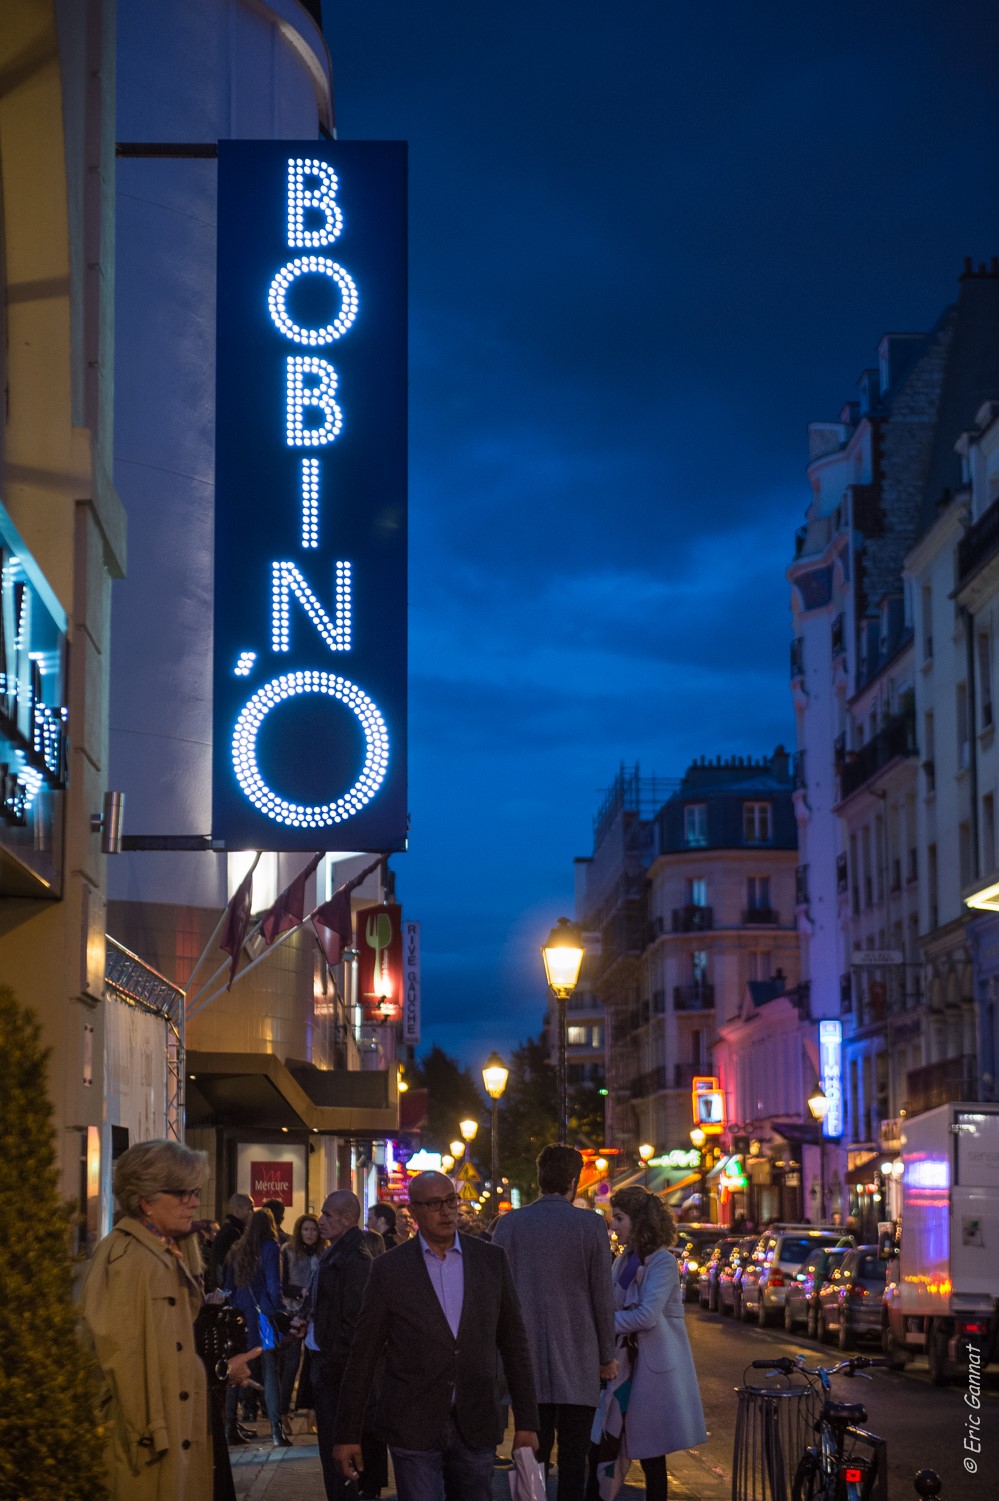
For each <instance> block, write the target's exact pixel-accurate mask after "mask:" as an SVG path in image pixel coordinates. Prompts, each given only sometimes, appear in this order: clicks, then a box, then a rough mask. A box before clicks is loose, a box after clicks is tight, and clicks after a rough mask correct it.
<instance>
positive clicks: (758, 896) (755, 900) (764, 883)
mask: <svg viewBox="0 0 999 1501" xmlns="http://www.w3.org/2000/svg"><path fill="white" fill-rule="evenodd" d="M746 906H747V907H748V908H749V910H750V912H769V910H770V877H769V876H750V877H749V879H748V880H747V882H746Z"/></svg>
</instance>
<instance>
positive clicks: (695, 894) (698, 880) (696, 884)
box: [687, 876, 708, 907]
mask: <svg viewBox="0 0 999 1501" xmlns="http://www.w3.org/2000/svg"><path fill="white" fill-rule="evenodd" d="M687 905H688V907H706V906H707V905H708V883H707V881H706V880H705V879H704V878H703V876H697V877H695V878H694V880H692V881H688V882H687Z"/></svg>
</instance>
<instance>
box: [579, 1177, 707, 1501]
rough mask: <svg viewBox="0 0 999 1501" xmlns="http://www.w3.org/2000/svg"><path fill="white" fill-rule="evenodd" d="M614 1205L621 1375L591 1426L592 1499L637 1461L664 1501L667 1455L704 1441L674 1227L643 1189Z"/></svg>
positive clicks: (652, 1493) (606, 1499) (652, 1494)
mask: <svg viewBox="0 0 999 1501" xmlns="http://www.w3.org/2000/svg"><path fill="white" fill-rule="evenodd" d="M611 1208H612V1210H613V1219H614V1229H615V1231H616V1232H617V1238H618V1241H619V1242H620V1243H621V1244H623V1245H624V1247H625V1250H624V1252H623V1253H622V1254H621V1255H620V1256H619V1257H618V1259H617V1261H616V1262H615V1263H614V1268H613V1287H614V1305H615V1313H614V1329H615V1333H616V1336H617V1351H618V1371H617V1375H616V1376H615V1378H614V1379H613V1380H612V1381H611V1382H610V1384H609V1386H608V1388H607V1390H606V1392H605V1393H604V1399H603V1402H602V1404H601V1410H600V1413H599V1414H598V1417H597V1420H596V1423H595V1424H594V1433H593V1438H594V1442H595V1443H596V1444H598V1446H599V1449H598V1456H597V1459H596V1463H595V1465H594V1466H593V1467H592V1468H591V1475H592V1476H595V1484H594V1482H593V1481H591V1485H590V1487H589V1495H590V1497H591V1498H592V1497H595V1496H596V1494H599V1496H600V1498H601V1501H611V1498H612V1497H613V1496H614V1495H616V1493H617V1491H618V1490H619V1489H620V1487H621V1485H622V1484H623V1482H624V1477H625V1475H626V1474H627V1469H628V1465H629V1463H630V1462H631V1461H632V1460H635V1459H637V1460H639V1461H640V1463H641V1466H642V1471H643V1473H644V1475H645V1494H646V1498H647V1501H666V1455H667V1454H672V1453H674V1452H675V1451H676V1450H677V1449H689V1448H692V1447H693V1446H694V1445H695V1444H701V1443H703V1442H704V1440H705V1439H706V1438H707V1431H706V1429H705V1426H704V1412H703V1409H702V1407H701V1396H700V1392H699V1390H698V1386H697V1373H696V1372H695V1370H694V1359H693V1356H692V1355H691V1353H690V1341H689V1339H688V1337H687V1329H686V1325H685V1323H684V1309H683V1299H682V1297H681V1295H680V1273H679V1270H678V1268H677V1264H676V1259H675V1257H674V1256H673V1255H672V1254H671V1252H670V1251H669V1250H668V1247H669V1246H671V1245H672V1244H673V1242H674V1241H675V1240H676V1225H675V1223H674V1221H673V1216H672V1215H671V1214H670V1212H669V1210H668V1209H667V1208H666V1206H665V1205H664V1204H663V1202H662V1200H661V1199H660V1198H659V1197H658V1196H657V1195H656V1194H653V1193H649V1192H648V1190H647V1189H644V1188H641V1187H637V1186H636V1187H635V1188H623V1189H621V1191H620V1192H619V1193H616V1194H614V1195H613V1196H612V1198H611Z"/></svg>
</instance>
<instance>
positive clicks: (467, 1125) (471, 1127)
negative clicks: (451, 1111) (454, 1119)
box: [458, 1120, 479, 1141]
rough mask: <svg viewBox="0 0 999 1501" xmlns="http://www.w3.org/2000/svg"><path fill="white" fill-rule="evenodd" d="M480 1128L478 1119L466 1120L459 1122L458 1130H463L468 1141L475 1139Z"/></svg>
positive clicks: (463, 1134) (462, 1132)
mask: <svg viewBox="0 0 999 1501" xmlns="http://www.w3.org/2000/svg"><path fill="white" fill-rule="evenodd" d="M478 1129H479V1123H478V1121H473V1120H464V1121H459V1122H458V1130H459V1131H460V1132H461V1134H462V1136H463V1137H464V1138H465V1140H466V1141H474V1140H475V1136H476V1133H477V1131H478Z"/></svg>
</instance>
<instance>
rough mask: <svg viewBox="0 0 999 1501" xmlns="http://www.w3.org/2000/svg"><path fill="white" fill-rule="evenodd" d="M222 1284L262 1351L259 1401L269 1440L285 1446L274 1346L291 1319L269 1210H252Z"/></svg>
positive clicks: (228, 1260)
mask: <svg viewBox="0 0 999 1501" xmlns="http://www.w3.org/2000/svg"><path fill="white" fill-rule="evenodd" d="M223 1287H224V1288H225V1290H226V1292H229V1293H231V1294H232V1301H233V1304H234V1306H235V1307H236V1308H238V1309H239V1311H240V1313H241V1314H242V1315H243V1318H244V1319H245V1320H246V1337H247V1340H248V1342H249V1343H250V1344H251V1345H259V1346H260V1347H261V1349H262V1350H263V1354H262V1355H261V1357H260V1360H261V1365H262V1367H263V1372H264V1402H265V1404H266V1406H267V1416H268V1418H269V1419H270V1424H271V1441H272V1443H273V1445H274V1447H275V1449H287V1448H288V1447H289V1445H290V1443H291V1440H290V1439H289V1438H288V1437H287V1436H286V1434H285V1432H284V1429H283V1427H282V1426H281V1384H280V1377H279V1374H278V1349H279V1347H280V1344H281V1336H282V1334H283V1333H284V1332H285V1331H286V1330H287V1329H288V1328H289V1327H290V1325H291V1319H290V1317H289V1316H288V1315H286V1314H285V1312H284V1309H283V1307H282V1303H281V1246H280V1243H279V1241H278V1233H277V1225H276V1224H275V1223H274V1216H273V1215H272V1214H271V1212H270V1210H269V1209H256V1210H254V1213H253V1218H252V1219H251V1220H250V1223H249V1225H247V1227H246V1229H245V1230H244V1231H243V1234H242V1235H241V1236H240V1237H239V1239H238V1240H237V1242H236V1244H235V1245H234V1246H233V1248H232V1250H231V1251H230V1252H229V1254H228V1256H227V1257H226V1261H225V1275H224V1278H223ZM233 1395H234V1394H232V1393H231V1394H230V1406H229V1411H228V1413H227V1418H228V1423H229V1432H228V1433H227V1435H226V1436H227V1438H229V1440H230V1442H231V1441H232V1429H233V1427H234V1425H235V1418H236V1412H235V1405H234V1403H233V1402H232V1396H233Z"/></svg>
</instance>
